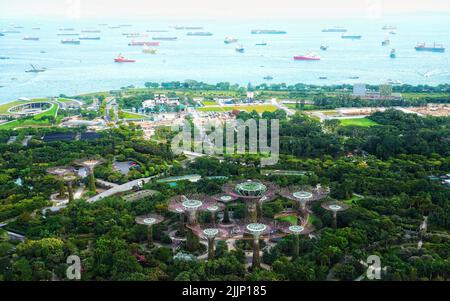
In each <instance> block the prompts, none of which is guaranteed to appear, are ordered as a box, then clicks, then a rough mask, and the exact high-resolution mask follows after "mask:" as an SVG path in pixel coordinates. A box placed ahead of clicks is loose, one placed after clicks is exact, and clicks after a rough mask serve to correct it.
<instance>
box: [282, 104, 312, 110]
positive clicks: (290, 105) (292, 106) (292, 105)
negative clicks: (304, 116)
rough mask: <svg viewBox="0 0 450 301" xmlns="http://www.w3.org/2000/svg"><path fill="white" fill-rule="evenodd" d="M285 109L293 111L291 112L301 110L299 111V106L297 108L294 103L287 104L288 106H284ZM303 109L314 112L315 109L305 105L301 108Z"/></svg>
mask: <svg viewBox="0 0 450 301" xmlns="http://www.w3.org/2000/svg"><path fill="white" fill-rule="evenodd" d="M286 107H288V108H289V109H293V110H301V109H300V106H299V107H298V108H297V105H296V104H295V103H288V104H286ZM303 108H304V109H305V110H314V109H316V108H317V107H316V106H315V105H311V104H305V105H304V106H303Z"/></svg>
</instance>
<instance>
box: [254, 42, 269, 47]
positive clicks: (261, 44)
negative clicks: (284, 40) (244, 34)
mask: <svg viewBox="0 0 450 301" xmlns="http://www.w3.org/2000/svg"><path fill="white" fill-rule="evenodd" d="M255 45H256V46H267V43H266V42H261V43H256V44H255Z"/></svg>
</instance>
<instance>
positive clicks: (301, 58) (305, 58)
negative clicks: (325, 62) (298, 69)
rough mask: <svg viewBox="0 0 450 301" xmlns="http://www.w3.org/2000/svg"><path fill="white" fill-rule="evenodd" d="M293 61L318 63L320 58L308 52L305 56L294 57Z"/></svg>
mask: <svg viewBox="0 0 450 301" xmlns="http://www.w3.org/2000/svg"><path fill="white" fill-rule="evenodd" d="M294 60H296V61H320V56H319V55H317V54H314V53H311V52H309V53H307V54H305V55H296V56H294Z"/></svg>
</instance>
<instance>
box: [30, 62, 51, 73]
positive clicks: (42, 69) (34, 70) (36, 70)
mask: <svg viewBox="0 0 450 301" xmlns="http://www.w3.org/2000/svg"><path fill="white" fill-rule="evenodd" d="M30 66H31V69H30V70H26V71H25V72H27V73H40V72H45V71H46V70H47V69H45V68H36V67H35V66H34V65H33V64H30Z"/></svg>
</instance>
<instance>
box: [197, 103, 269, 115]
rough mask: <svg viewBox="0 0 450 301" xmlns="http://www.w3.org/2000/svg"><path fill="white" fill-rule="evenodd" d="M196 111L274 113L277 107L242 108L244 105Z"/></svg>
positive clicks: (252, 106) (257, 106) (251, 106)
mask: <svg viewBox="0 0 450 301" xmlns="http://www.w3.org/2000/svg"><path fill="white" fill-rule="evenodd" d="M197 110H198V111H202V112H227V111H233V110H238V111H246V112H249V113H250V112H252V111H253V110H255V111H256V112H258V113H263V112H266V111H267V112H274V111H276V110H277V107H275V106H274V105H250V106H244V105H237V106H227V107H219V106H217V107H206V108H197Z"/></svg>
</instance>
